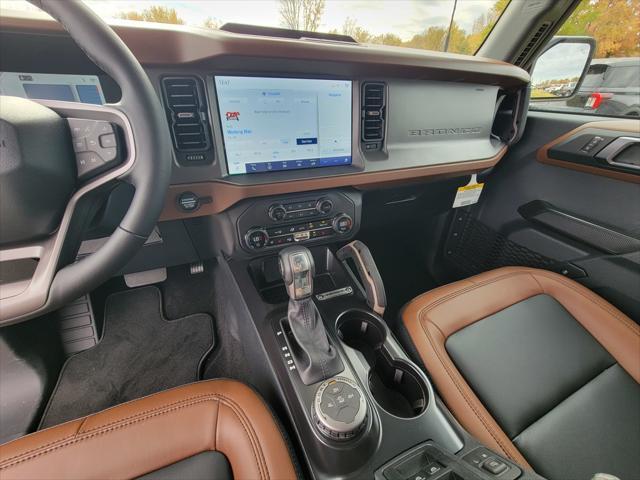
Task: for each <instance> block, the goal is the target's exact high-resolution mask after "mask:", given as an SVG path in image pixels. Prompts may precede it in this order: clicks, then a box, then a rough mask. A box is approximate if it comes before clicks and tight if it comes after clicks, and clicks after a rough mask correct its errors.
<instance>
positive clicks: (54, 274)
mask: <svg viewBox="0 0 640 480" xmlns="http://www.w3.org/2000/svg"><path fill="white" fill-rule="evenodd" d="M29 1H30V2H31V3H32V4H34V5H35V6H37V7H39V8H40V9H42V10H44V11H45V12H47V13H48V14H49V15H51V16H52V17H53V18H55V19H56V20H57V21H58V22H60V23H61V24H62V26H63V27H64V28H65V29H66V30H67V31H68V33H69V35H70V36H71V37H72V38H73V39H74V40H75V41H76V43H77V44H78V45H79V46H80V47H81V48H82V49H83V50H84V51H85V53H86V54H87V55H88V56H89V58H90V59H91V60H92V61H93V62H94V63H95V64H96V65H97V66H98V67H99V68H101V69H102V70H103V71H104V72H105V73H106V74H108V75H109V76H111V78H113V79H114V80H115V81H116V82H117V83H118V84H119V85H120V88H121V91H122V98H121V100H120V101H119V102H118V103H115V104H107V105H90V104H81V103H74V102H59V101H38V100H26V99H22V98H17V97H0V102H1V104H2V108H1V109H0V143H1V145H2V152H1V153H2V155H1V156H2V160H1V163H0V262H1V263H2V265H3V266H4V267H5V268H3V270H5V272H8V273H6V274H3V275H2V277H0V281H1V283H0V325H6V324H10V323H16V322H19V321H23V320H26V319H28V318H32V317H34V316H36V315H40V314H42V313H45V312H47V311H50V310H52V309H55V308H58V307H60V306H63V305H64V304H66V303H68V302H69V301H72V300H74V299H76V298H78V297H80V296H82V295H84V294H86V293H88V292H90V291H91V290H93V289H94V288H96V287H97V286H98V285H100V284H101V283H103V282H104V281H106V280H107V279H108V278H110V277H111V276H112V275H114V274H115V273H117V272H118V271H119V270H120V269H122V267H124V265H125V264H126V263H127V261H129V260H130V259H131V258H132V257H133V255H134V254H135V253H136V251H137V250H138V249H139V248H140V247H141V246H142V245H143V244H144V242H145V240H146V239H147V237H148V236H149V234H150V233H151V232H152V230H153V228H154V226H155V224H156V222H157V220H158V217H159V216H160V212H161V210H162V207H163V204H164V199H165V195H166V191H167V188H168V185H169V179H170V174H171V164H172V157H171V152H172V146H171V143H170V136H169V131H168V125H167V122H166V118H165V115H164V111H163V109H162V107H161V105H160V100H159V98H158V95H157V94H156V92H155V90H154V88H153V86H152V85H151V82H150V81H149V78H148V77H147V75H146V73H145V72H144V70H143V69H142V66H141V65H140V63H139V62H138V61H137V60H136V58H135V57H134V56H133V54H132V53H131V51H130V50H129V49H128V48H127V46H126V45H125V44H124V42H122V40H121V39H120V38H119V37H118V36H117V35H116V33H115V32H114V31H113V30H112V29H111V28H110V27H109V26H108V25H107V24H106V23H105V22H104V21H102V20H101V19H100V18H99V17H98V16H97V15H96V14H95V13H93V11H91V10H90V9H89V8H88V7H87V6H86V5H85V4H84V3H83V2H82V1H81V0H65V1H60V0H29ZM69 119H75V120H69ZM76 130H77V131H76ZM105 132H106V133H107V135H106V137H105V135H101V136H100V146H101V147H102V146H103V145H102V141H103V140H105V142H107V144H108V146H109V148H115V149H116V150H115V151H118V152H119V155H118V156H117V158H115V161H114V159H113V158H111V157H112V156H113V155H111V153H113V151H114V150H109V151H108V153H109V155H107V157H108V158H109V161H107V160H105V158H107V157H104V155H103V153H104V151H107V150H105V149H102V150H100V151H99V152H100V154H99V155H97V156H95V155H93V156H92V155H91V153H89V154H88V155H86V154H85V155H84V157H83V156H82V154H80V153H74V147H76V145H75V143H73V142H75V141H85V142H93V143H92V144H93V145H95V141H96V138H98V135H99V134H100V133H102V134H104V133H105ZM110 132H113V133H114V134H115V135H109V133H110ZM84 134H86V135H89V136H91V139H92V140H91V139H89V136H87V137H83V136H82V135H84ZM74 135H75V136H74ZM103 137H104V138H103ZM72 138H73V140H72ZM114 142H115V143H116V145H115V146H114ZM87 148H89V147H87ZM75 150H76V151H78V148H75ZM80 150H82V148H81V149H80ZM85 150H86V149H85ZM101 155H102V156H101ZM83 159H84V162H85V163H83V162H82V160H83ZM87 161H95V162H98V163H100V162H102V163H100V168H98V169H96V170H95V171H96V172H98V173H96V174H95V175H93V176H90V177H87V175H86V172H85V171H84V168H85V164H86V162H87ZM81 173H82V174H81ZM118 182H126V183H129V184H131V185H132V186H133V187H134V188H135V194H134V196H133V200H132V201H131V205H130V206H129V209H128V211H127V213H126V215H125V216H124V218H123V219H122V221H121V223H120V225H119V226H118V227H117V228H116V229H115V231H114V232H113V233H112V234H111V236H110V237H109V238H108V240H107V241H106V243H104V244H103V245H102V247H101V248H100V249H99V250H97V251H96V252H95V253H93V254H91V255H89V256H87V257H85V258H83V259H81V260H79V261H77V262H75V263H71V262H72V261H73V260H74V259H75V255H76V252H77V246H78V243H79V238H78V231H80V230H81V229H82V228H83V227H84V225H85V224H86V222H87V219H88V218H89V217H90V214H91V212H95V209H94V210H92V205H95V203H96V202H95V198H96V197H100V196H101V197H102V198H103V196H104V192H105V191H106V190H108V189H109V187H112V186H114V185H115V184H117V183H118ZM83 222H84V224H83Z"/></svg>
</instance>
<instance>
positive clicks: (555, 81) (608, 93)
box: [530, 0, 640, 117]
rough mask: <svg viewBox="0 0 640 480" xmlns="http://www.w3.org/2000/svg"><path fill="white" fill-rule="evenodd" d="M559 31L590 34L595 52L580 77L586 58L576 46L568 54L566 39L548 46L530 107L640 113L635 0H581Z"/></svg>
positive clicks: (639, 16) (639, 14)
mask: <svg viewBox="0 0 640 480" xmlns="http://www.w3.org/2000/svg"><path fill="white" fill-rule="evenodd" d="M558 35H561V36H563V37H565V39H566V40H567V42H570V41H571V38H572V37H580V38H581V39H585V38H587V37H588V38H590V39H592V41H594V42H595V50H594V51H593V53H592V55H593V58H592V59H591V63H590V65H589V68H588V69H587V71H586V73H585V74H584V75H583V76H582V78H580V75H581V74H582V72H583V68H582V67H583V66H584V64H580V62H581V61H582V60H581V59H580V57H579V55H580V53H579V51H578V50H575V52H574V53H575V54H573V55H571V54H569V55H564V54H566V53H569V50H568V45H564V48H565V51H564V52H562V51H561V50H560V49H559V47H561V46H562V44H558V45H554V46H553V47H551V48H550V49H548V50H546V51H545V53H543V54H542V55H541V56H540V57H539V58H538V61H537V63H536V66H535V68H534V71H533V73H532V90H531V104H530V108H531V110H545V111H554V112H563V113H580V114H593V115H604V116H615V117H640V42H639V41H638V37H639V36H640V4H639V3H638V2H637V0H582V2H581V3H580V5H579V6H578V7H577V8H576V10H575V11H574V12H573V13H572V14H571V16H570V17H569V18H568V19H567V20H566V21H565V23H564V25H563V26H562V27H561V28H560V30H559V31H558ZM554 40H558V39H557V38H555V39H554ZM554 40H552V42H553V41H554ZM575 40H576V41H578V38H576V39H575ZM560 57H564V59H563V61H558V60H557V59H559V58H560ZM554 58H556V61H555V62H554V61H553V59H554ZM572 63H573V65H572ZM572 67H573V68H572ZM580 80H582V81H580Z"/></svg>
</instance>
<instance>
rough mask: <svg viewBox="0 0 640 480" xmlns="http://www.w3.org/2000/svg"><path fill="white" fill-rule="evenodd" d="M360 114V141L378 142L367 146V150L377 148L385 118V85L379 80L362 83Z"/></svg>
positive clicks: (379, 145) (382, 136)
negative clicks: (372, 145)
mask: <svg viewBox="0 0 640 480" xmlns="http://www.w3.org/2000/svg"><path fill="white" fill-rule="evenodd" d="M361 101H362V115H361V122H362V123H361V132H362V141H363V142H365V143H367V144H369V143H371V144H373V143H374V142H380V143H379V144H378V145H377V146H375V148H369V147H367V148H366V149H367V150H377V149H379V148H380V147H381V146H382V145H381V142H382V141H383V140H384V120H385V118H384V117H385V107H386V102H385V85H384V83H380V82H366V83H364V84H363V85H362V98H361Z"/></svg>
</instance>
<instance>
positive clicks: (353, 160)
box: [211, 72, 359, 178]
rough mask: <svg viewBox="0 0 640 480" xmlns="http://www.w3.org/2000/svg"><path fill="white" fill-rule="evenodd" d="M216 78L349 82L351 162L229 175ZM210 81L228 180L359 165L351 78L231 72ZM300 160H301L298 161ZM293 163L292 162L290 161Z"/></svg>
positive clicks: (214, 76)
mask: <svg viewBox="0 0 640 480" xmlns="http://www.w3.org/2000/svg"><path fill="white" fill-rule="evenodd" d="M217 77H243V78H256V79H263V78H269V79H287V80H323V81H342V82H349V95H350V99H349V103H350V105H351V111H350V122H349V135H350V140H349V143H350V145H351V150H350V157H351V161H350V163H348V164H344V165H318V166H314V167H300V168H287V169H282V170H272V171H259V172H239V173H231V172H230V171H229V159H228V156H227V146H226V140H225V135H224V131H223V125H222V112H221V110H220V97H219V93H218V85H217V82H216V78H217ZM211 79H212V84H213V97H214V98H213V100H214V102H213V103H215V109H214V110H215V114H216V119H215V120H216V124H217V125H218V126H219V128H220V137H219V138H220V139H221V140H222V142H221V143H222V155H223V157H224V162H223V165H224V170H225V176H228V177H230V178H240V177H242V176H247V175H248V176H250V177H255V176H256V175H259V174H269V175H277V174H281V173H286V172H304V171H309V172H311V171H317V170H323V169H334V168H335V169H351V168H352V167H353V166H354V165H356V166H357V165H359V161H358V159H357V158H356V157H355V156H354V155H355V153H356V152H354V149H355V146H354V138H355V136H356V133H357V132H354V128H353V126H354V114H353V112H354V109H355V108H356V106H355V104H354V98H355V92H356V90H354V86H356V87H357V85H356V84H357V83H358V82H357V81H356V80H354V79H351V78H345V77H337V76H327V77H325V76H322V75H314V76H305V75H296V76H286V75H269V74H260V73H255V74H247V73H242V74H237V73H232V72H216V73H212V74H211ZM300 160H302V159H300ZM292 161H294V160H292Z"/></svg>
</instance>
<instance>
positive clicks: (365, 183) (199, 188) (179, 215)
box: [160, 146, 507, 221]
mask: <svg viewBox="0 0 640 480" xmlns="http://www.w3.org/2000/svg"><path fill="white" fill-rule="evenodd" d="M506 152H507V147H506V146H505V147H503V148H502V149H501V150H500V151H499V152H498V153H497V154H496V155H495V156H493V157H491V158H487V159H483V160H472V161H469V162H459V163H445V164H441V165H427V166H423V167H413V168H405V169H397V170H386V171H380V172H364V173H353V174H348V175H337V176H331V177H322V178H310V179H305V180H292V181H286V182H275V183H268V184H261V185H238V184H234V183H230V182H225V181H221V180H216V181H211V182H200V183H185V184H179V185H171V186H170V187H169V191H168V193H167V197H166V200H165V205H164V209H163V211H162V214H161V215H160V221H166V220H179V219H185V218H193V217H203V216H207V215H214V214H217V213H221V212H224V211H225V210H226V209H228V208H230V207H232V206H233V205H235V204H236V203H238V202H239V201H241V200H244V199H246V198H256V197H265V196H269V195H282V194H287V193H297V192H307V191H312V190H324V189H329V188H339V187H350V186H351V187H356V188H371V187H372V186H389V185H393V184H400V183H411V182H419V181H423V180H426V179H436V178H446V177H453V176H461V175H466V174H471V173H476V172H479V171H482V170H485V169H487V168H491V167H493V166H495V165H496V164H497V163H498V162H499V161H500V159H501V158H502V157H503V156H504V155H505V153H506ZM184 192H191V193H194V194H196V195H197V196H198V197H211V199H212V201H211V203H205V204H203V205H201V206H200V208H198V209H197V210H195V211H193V212H184V211H183V210H181V209H180V208H179V207H178V197H179V196H180V195H181V194H182V193H184Z"/></svg>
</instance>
